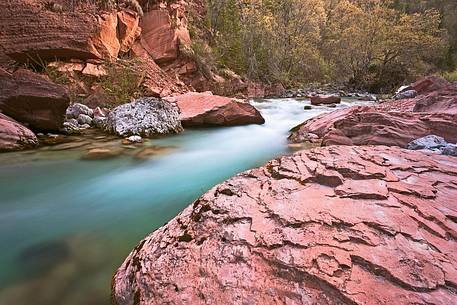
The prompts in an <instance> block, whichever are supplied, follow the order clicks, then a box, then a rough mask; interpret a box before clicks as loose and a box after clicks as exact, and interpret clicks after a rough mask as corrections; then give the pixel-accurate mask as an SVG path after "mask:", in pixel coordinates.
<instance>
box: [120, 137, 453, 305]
mask: <svg viewBox="0 0 457 305" xmlns="http://www.w3.org/2000/svg"><path fill="white" fill-rule="evenodd" d="M456 177H457V163H455V162H454V160H453V159H452V157H445V156H440V155H434V154H425V153H421V152H414V151H407V150H404V149H400V148H394V147H382V146H378V147H371V146H370V147H345V146H333V147H328V148H318V149H315V150H311V151H302V152H299V153H296V154H294V155H292V156H287V157H282V158H280V159H277V160H274V161H271V162H269V163H268V164H267V165H266V166H264V167H262V168H259V169H254V170H251V171H248V172H245V173H242V174H239V175H238V176H236V177H234V178H232V179H230V180H228V181H226V182H224V183H222V184H220V185H218V186H216V187H215V188H213V189H212V190H210V191H209V192H208V193H206V194H205V195H203V196H202V197H201V198H200V199H198V200H197V201H195V202H194V203H193V204H192V205H191V206H189V207H188V208H187V209H185V210H184V211H183V212H182V213H181V214H179V215H178V216H177V217H175V218H174V219H173V220H172V221H170V222H169V223H168V224H167V225H165V226H164V227H162V228H160V229H158V230H157V231H155V232H154V233H152V234H151V235H149V236H148V237H146V238H145V239H144V240H143V241H141V242H140V243H139V244H138V246H137V247H136V248H135V249H134V250H133V251H132V252H131V253H130V255H129V256H128V257H127V259H126V260H125V262H124V263H123V264H122V266H121V267H120V268H119V269H118V270H117V272H116V274H115V276H114V279H113V301H114V304H116V305H131V304H148V305H151V304H248V303H253V304H328V305H336V304H339V305H340V304H350V305H355V304H360V305H362V304H363V305H368V304H369V305H378V304H379V305H380V304H398V305H403V304H408V305H410V304H435V305H448V304H454V303H456V302H457V295H456V294H455V288H456V287H457V268H456V265H455V261H456V259H457V256H456V253H457V251H456V250H457V243H456V237H457V225H456V222H455V220H456V219H457V209H456V207H455V204H454V201H453V200H451V198H456V196H457V184H456V181H457V180H456Z"/></svg>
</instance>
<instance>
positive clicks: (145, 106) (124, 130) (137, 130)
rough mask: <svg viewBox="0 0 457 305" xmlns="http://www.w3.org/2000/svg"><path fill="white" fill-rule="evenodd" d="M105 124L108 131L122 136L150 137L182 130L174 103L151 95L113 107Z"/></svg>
mask: <svg viewBox="0 0 457 305" xmlns="http://www.w3.org/2000/svg"><path fill="white" fill-rule="evenodd" d="M106 125H107V127H106V128H107V129H108V130H109V131H111V132H114V133H115V134H117V135H119V136H122V137H126V136H132V135H137V136H145V137H152V136H154V135H160V134H169V133H179V132H181V131H182V130H183V128H182V126H181V121H180V119H179V110H178V108H177V107H176V105H173V104H172V103H169V102H166V101H163V100H161V99H157V98H152V97H149V98H142V99H138V100H136V101H134V102H132V103H128V104H123V105H120V106H118V107H116V108H114V109H113V110H112V111H111V112H110V113H109V115H108V120H107V124H106Z"/></svg>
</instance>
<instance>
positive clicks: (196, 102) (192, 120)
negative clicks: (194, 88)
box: [167, 92, 265, 127]
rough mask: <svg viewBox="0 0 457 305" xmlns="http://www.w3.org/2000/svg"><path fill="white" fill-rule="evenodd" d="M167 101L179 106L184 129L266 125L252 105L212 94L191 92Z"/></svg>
mask: <svg viewBox="0 0 457 305" xmlns="http://www.w3.org/2000/svg"><path fill="white" fill-rule="evenodd" d="M167 100H168V101H170V102H175V103H176V104H177V105H178V107H179V109H180V111H181V114H180V118H181V122H182V124H183V126H184V127H195V126H214V125H217V126H235V125H246V124H263V123H265V119H264V118H263V117H262V115H261V114H260V112H259V111H258V110H257V109H255V108H254V106H252V105H251V104H249V103H247V102H240V101H237V100H234V99H231V98H228V97H224V96H218V95H213V94H212V93H211V92H204V93H196V92H190V93H186V94H183V95H179V96H176V97H171V98H167Z"/></svg>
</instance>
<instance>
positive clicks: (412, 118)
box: [289, 78, 457, 147]
mask: <svg viewBox="0 0 457 305" xmlns="http://www.w3.org/2000/svg"><path fill="white" fill-rule="evenodd" d="M432 79H434V78H432ZM434 86H438V85H436V84H435V85H434ZM456 122H457V87H456V86H455V85H449V84H448V85H447V86H445V87H441V88H440V89H439V90H437V91H433V92H430V93H427V94H422V95H420V96H418V97H417V98H414V99H404V100H398V101H390V102H386V103H382V104H378V105H374V106H357V107H351V108H346V109H340V110H337V111H334V112H332V113H329V114H322V115H320V116H318V117H316V118H313V119H310V120H308V121H306V122H304V123H303V124H301V125H299V126H297V127H295V128H294V129H292V133H291V135H290V137H289V140H290V141H291V142H293V143H300V142H305V141H311V142H315V138H314V137H313V136H314V135H317V136H318V137H319V138H320V139H321V140H322V145H324V146H328V145H389V146H400V147H406V145H407V144H408V143H409V142H411V141H413V140H415V139H418V138H421V137H424V136H427V135H430V134H434V135H437V136H440V137H443V138H444V139H445V140H446V141H448V142H451V143H455V142H456V140H457V123H456ZM310 135H311V136H310Z"/></svg>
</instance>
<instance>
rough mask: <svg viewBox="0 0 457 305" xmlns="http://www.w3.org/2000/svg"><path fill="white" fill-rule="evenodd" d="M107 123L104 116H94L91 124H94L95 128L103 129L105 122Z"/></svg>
mask: <svg viewBox="0 0 457 305" xmlns="http://www.w3.org/2000/svg"><path fill="white" fill-rule="evenodd" d="M107 121H108V118H107V117H104V116H96V117H95V118H94V119H93V121H92V123H93V124H94V126H95V127H97V128H101V129H105V128H106V122H107Z"/></svg>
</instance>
